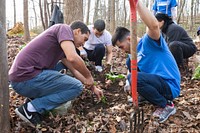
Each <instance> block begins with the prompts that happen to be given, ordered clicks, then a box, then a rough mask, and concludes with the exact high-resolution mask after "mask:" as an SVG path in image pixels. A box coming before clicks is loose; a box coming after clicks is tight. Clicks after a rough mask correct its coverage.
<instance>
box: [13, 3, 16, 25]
mask: <svg viewBox="0 0 200 133" xmlns="http://www.w3.org/2000/svg"><path fill="white" fill-rule="evenodd" d="M13 7H14V25H15V24H16V2H15V0H13Z"/></svg>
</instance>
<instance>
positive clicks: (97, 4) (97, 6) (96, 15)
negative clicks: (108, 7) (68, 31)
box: [93, 0, 100, 22]
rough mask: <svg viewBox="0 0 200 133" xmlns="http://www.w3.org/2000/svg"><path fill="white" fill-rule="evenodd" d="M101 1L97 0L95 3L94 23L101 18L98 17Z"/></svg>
mask: <svg viewBox="0 0 200 133" xmlns="http://www.w3.org/2000/svg"><path fill="white" fill-rule="evenodd" d="M99 1H100V0H96V1H95V8H94V16H93V22H94V21H95V20H96V19H97V18H98V17H99V16H98V12H99Z"/></svg>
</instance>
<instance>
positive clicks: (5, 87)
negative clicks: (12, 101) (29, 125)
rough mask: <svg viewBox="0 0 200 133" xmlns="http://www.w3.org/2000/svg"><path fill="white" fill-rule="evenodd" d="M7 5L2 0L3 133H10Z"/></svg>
mask: <svg viewBox="0 0 200 133" xmlns="http://www.w3.org/2000/svg"><path fill="white" fill-rule="evenodd" d="M5 7H6V2H5V0H0V129H1V132H2V133H10V120H9V118H10V114H9V88H8V63H7V48H6V9H5Z"/></svg>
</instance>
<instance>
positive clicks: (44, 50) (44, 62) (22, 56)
mask: <svg viewBox="0 0 200 133" xmlns="http://www.w3.org/2000/svg"><path fill="white" fill-rule="evenodd" d="M66 40H68V41H74V36H73V30H72V29H71V28H70V27H69V26H68V25H66V24H56V25H53V26H52V27H50V28H49V29H47V30H45V31H44V32H43V33H41V34H40V35H38V36H37V37H36V38H34V39H33V40H32V41H31V42H29V43H28V44H27V46H26V47H24V48H23V49H22V50H21V51H20V52H19V54H18V55H17V56H16V58H15V60H14V62H13V65H12V67H11V69H10V71H9V80H10V81H14V82H22V81H25V80H29V79H32V78H33V77H35V76H36V75H38V74H39V73H40V72H41V71H42V70H44V69H53V68H54V67H55V65H56V64H57V62H58V61H59V60H60V59H62V58H64V57H65V54H64V51H63V50H62V48H61V46H60V44H61V42H62V41H66Z"/></svg>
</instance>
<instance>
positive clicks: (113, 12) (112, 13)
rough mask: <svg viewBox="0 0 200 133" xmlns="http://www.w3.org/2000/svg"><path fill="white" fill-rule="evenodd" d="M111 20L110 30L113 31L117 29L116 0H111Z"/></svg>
mask: <svg viewBox="0 0 200 133" xmlns="http://www.w3.org/2000/svg"><path fill="white" fill-rule="evenodd" d="M110 17H111V22H110V32H111V33H113V32H114V30H115V0H111V15H110Z"/></svg>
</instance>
